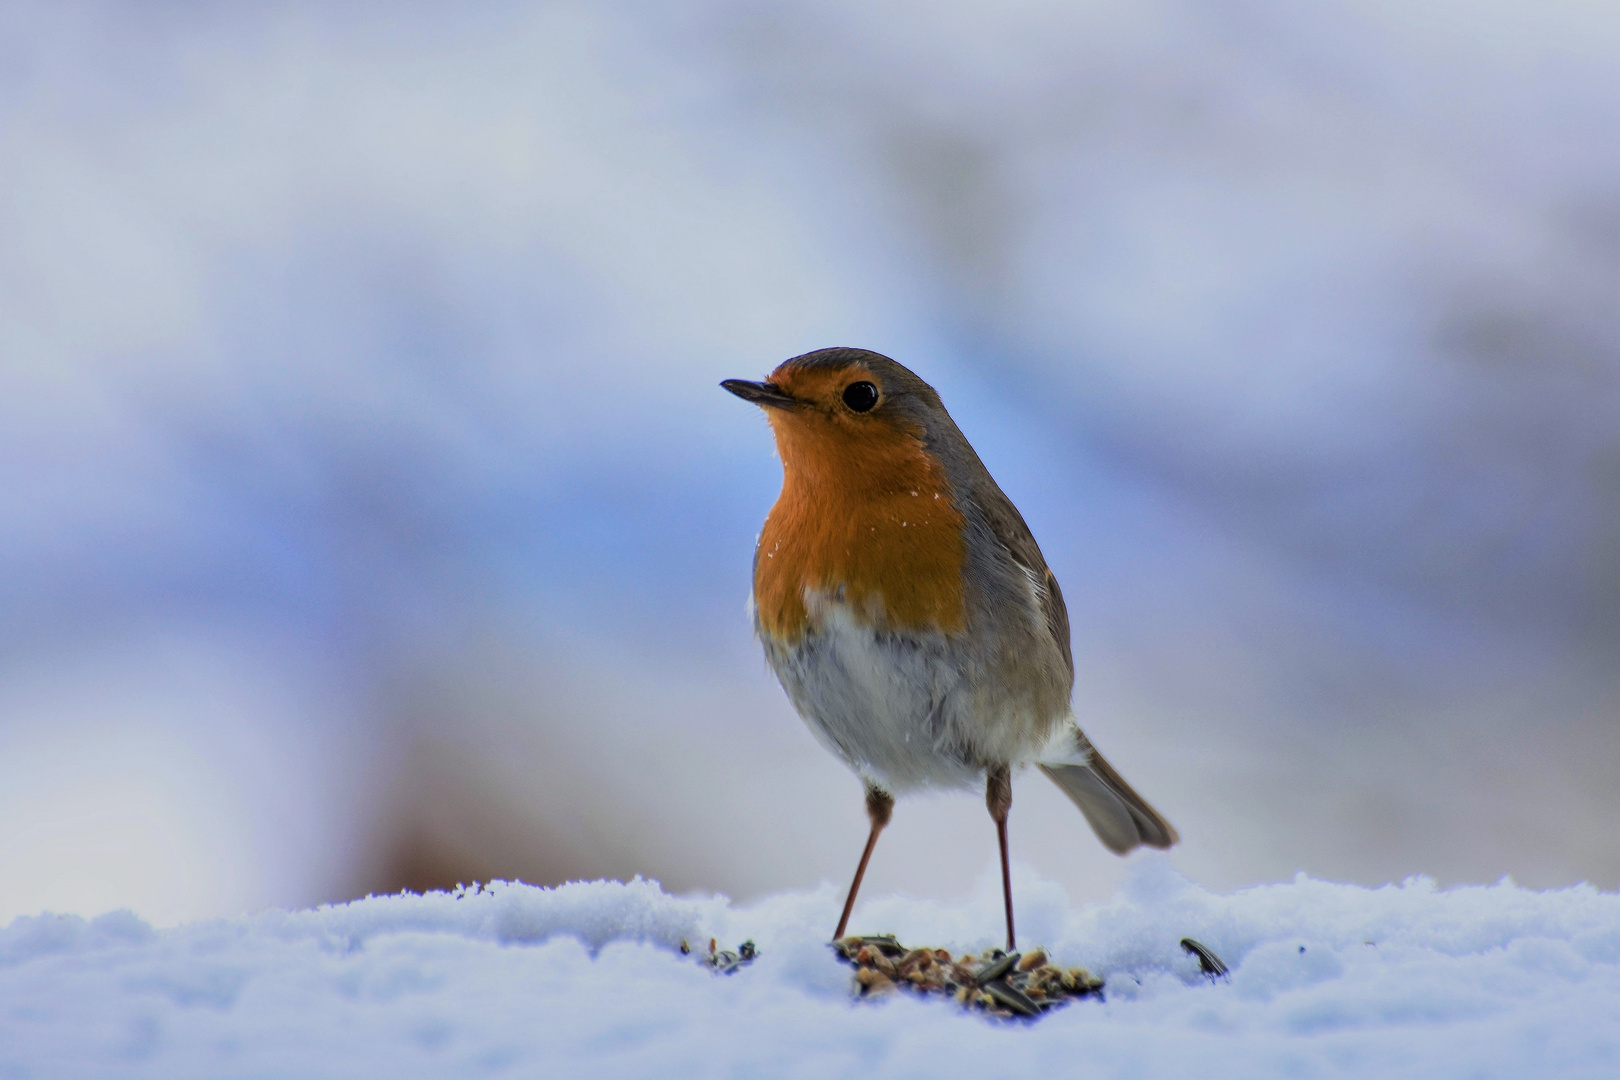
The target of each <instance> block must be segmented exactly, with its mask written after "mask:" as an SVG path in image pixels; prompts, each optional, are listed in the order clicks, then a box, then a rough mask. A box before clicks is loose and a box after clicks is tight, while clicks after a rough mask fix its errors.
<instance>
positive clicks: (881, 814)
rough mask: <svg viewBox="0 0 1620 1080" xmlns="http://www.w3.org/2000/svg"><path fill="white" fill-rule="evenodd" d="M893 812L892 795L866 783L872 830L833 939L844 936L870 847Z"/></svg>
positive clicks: (867, 812) (868, 859)
mask: <svg viewBox="0 0 1620 1080" xmlns="http://www.w3.org/2000/svg"><path fill="white" fill-rule="evenodd" d="M893 813H894V796H893V795H890V794H889V793H888V792H887V791H884V790H883V789H882V788H880V787H875V786H873V785H871V784H867V785H866V816H867V817H869V818H871V819H872V832H871V834H870V835H869V836H867V838H866V850H865V851H863V852H861V864H860V865H859V866H857V867H856V868H855V880H854V881H852V882H850V883H849V899H847V900H845V901H844V913H843V914H842V915H840V916H839V917H838V929H837V930H835V931H834V932H833V940H834V941H838V940H839V939H840V938H842V937H843V936H844V930H845V928H846V927H848V926H849V913H850V912H852V911H854V910H855V894H856V893H858V892H860V891H861V878H863V877H865V876H866V864H867V863H868V862H870V861H871V859H872V849H873V848H875V847H877V838H878V833H880V832H882V831H883V826H885V825H887V824H888V823H889V817H890V815H892V814H893Z"/></svg>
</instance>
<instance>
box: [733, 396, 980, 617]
mask: <svg viewBox="0 0 1620 1080" xmlns="http://www.w3.org/2000/svg"><path fill="white" fill-rule="evenodd" d="M768 415H769V416H770V419H771V426H772V427H773V428H774V429H775V432H776V441H777V448H778V450H779V451H780V453H781V456H782V494H781V496H780V497H779V498H778V499H777V501H776V505H775V506H774V507H772V508H771V513H770V516H769V517H767V518H766V519H765V528H764V531H763V532H762V533H761V534H760V540H759V553H758V558H757V561H756V564H755V567H754V603H755V605H756V608H757V612H758V618H759V622H760V626H761V628H762V629H763V630H764V631H765V632H766V633H768V634H770V635H771V636H772V637H774V638H777V639H779V640H787V641H792V640H797V639H799V638H800V637H802V636H803V635H804V633H805V631H806V629H807V628H809V626H810V625H811V622H812V620H813V617H814V612H813V611H812V610H811V609H810V607H809V606H807V604H806V595H807V593H813V594H821V595H823V596H830V597H841V598H842V599H843V600H844V601H845V602H846V603H847V604H849V605H850V607H851V608H852V609H853V611H854V612H855V614H856V617H857V618H859V619H861V621H863V622H865V623H866V624H867V625H870V626H873V627H875V628H878V629H889V630H918V631H927V630H941V631H944V632H946V633H956V632H959V631H961V630H962V629H963V628H964V627H965V626H966V622H967V619H966V610H965V605H964V600H963V595H962V568H963V563H964V560H965V556H966V549H965V545H964V542H963V537H962V526H963V520H962V515H961V513H960V512H959V511H958V510H957V509H956V506H955V504H954V503H953V502H952V501H951V496H950V491H949V489H948V488H947V486H946V483H945V475H944V470H943V469H942V468H941V467H940V465H939V463H938V462H936V461H935V460H934V459H933V458H931V457H930V456H929V455H928V454H927V453H926V452H925V451H924V449H923V445H922V441H921V439H919V438H918V437H917V436H916V435H915V434H914V433H912V432H910V431H907V430H904V429H902V428H899V427H897V426H895V425H892V424H889V423H878V422H853V421H850V420H849V419H847V418H841V417H835V416H829V415H827V414H825V413H820V412H816V411H795V412H782V411H777V410H772V411H770V412H769V413H768ZM873 419H874V420H875V418H873Z"/></svg>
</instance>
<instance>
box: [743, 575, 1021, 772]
mask: <svg viewBox="0 0 1620 1080" xmlns="http://www.w3.org/2000/svg"><path fill="white" fill-rule="evenodd" d="M812 623H813V626H814V629H813V630H812V631H811V632H809V633H808V634H806V636H805V637H804V639H803V640H802V641H800V642H797V643H794V644H791V645H786V644H782V643H779V642H775V641H773V640H771V639H770V638H769V637H768V636H765V635H762V640H763V641H764V643H765V655H766V658H767V659H768V660H769V662H770V664H771V667H772V668H773V669H774V670H775V671H776V675H777V678H778V679H780V680H781V683H782V687H783V689H784V690H786V691H787V694H788V698H789V699H790V700H791V701H792V702H793V705H794V707H795V708H796V709H798V711H799V715H801V716H803V717H804V720H805V723H807V724H808V725H809V726H810V730H811V731H812V732H814V733H815V735H816V737H817V738H818V739H820V740H821V742H822V744H823V745H825V746H826V747H827V748H828V749H829V750H831V751H832V752H833V753H835V754H837V755H838V756H839V757H841V758H843V759H844V761H845V762H846V763H847V764H848V765H849V766H850V767H851V768H852V769H854V770H855V771H856V772H857V773H859V774H860V775H861V776H862V777H863V778H865V779H868V780H871V781H873V782H874V783H876V784H878V785H879V786H881V787H883V788H885V789H887V790H889V791H891V792H895V793H896V794H898V793H901V792H904V791H908V790H915V789H918V788H930V787H965V786H969V785H972V784H974V783H975V782H976V781H977V780H978V778H980V777H981V776H982V775H983V772H984V768H985V766H986V765H987V764H994V763H1008V762H1014V763H1016V762H1019V761H1022V760H1027V759H1029V758H1032V757H1033V756H1034V754H1035V753H1036V752H1037V750H1038V747H1039V744H1040V743H1042V742H1044V741H1045V738H1046V734H1047V732H1048V731H1049V729H1050V726H1051V721H1052V719H1053V718H1044V719H1043V718H1035V717H1028V716H1019V715H1012V714H1011V711H1010V710H1011V709H1012V708H1014V706H1013V702H1012V700H1010V698H1009V696H1007V695H997V694H994V693H986V692H985V691H986V690H987V689H988V688H986V687H984V686H973V685H970V684H969V682H968V680H967V679H966V678H965V677H964V674H963V669H964V665H963V664H962V657H961V656H960V655H959V648H958V647H957V646H956V645H954V644H953V643H952V642H951V641H949V640H948V639H947V638H946V636H945V635H944V634H941V633H931V634H910V633H880V632H876V631H873V630H871V629H870V628H868V627H866V626H863V625H861V624H860V623H858V622H857V621H856V620H855V619H854V617H853V616H852V614H851V612H850V611H849V609H848V608H847V607H846V606H845V605H843V604H841V603H837V602H831V601H823V602H821V603H818V604H816V605H815V606H814V610H813V614H812ZM998 699H999V700H998ZM1004 714H1005V715H1004ZM1037 730H1038V733H1039V734H1038V736H1037V734H1036V732H1037ZM1025 743H1028V744H1029V745H1027V746H1026V745H1023V744H1025Z"/></svg>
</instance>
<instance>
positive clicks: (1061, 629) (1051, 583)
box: [978, 475, 1074, 682]
mask: <svg viewBox="0 0 1620 1080" xmlns="http://www.w3.org/2000/svg"><path fill="white" fill-rule="evenodd" d="M986 479H989V477H988V475H987V476H986ZM986 488H987V490H981V492H980V493H979V500H978V502H979V505H980V506H981V507H982V508H983V510H984V515H985V518H986V519H987V520H988V521H989V524H990V531H991V532H993V533H995V536H996V539H997V540H999V541H1000V542H1001V546H1002V547H1004V548H1006V549H1007V553H1008V554H1010V555H1011V556H1012V557H1013V560H1014V561H1015V562H1017V563H1018V565H1020V566H1022V567H1023V568H1024V569H1025V570H1027V571H1028V572H1029V574H1030V576H1031V577H1032V578H1033V579H1034V580H1036V581H1038V582H1040V583H1041V609H1042V611H1043V612H1044V613H1045V615H1046V628H1047V630H1048V631H1050V632H1051V634H1052V640H1054V641H1056V642H1057V646H1058V649H1059V650H1060V651H1061V652H1062V653H1063V662H1064V664H1066V665H1067V666H1068V669H1069V680H1070V681H1071V682H1073V681H1074V647H1073V645H1071V644H1070V642H1069V609H1068V607H1067V605H1065V604H1064V603H1063V590H1062V589H1060V588H1058V582H1057V575H1055V574H1053V573H1052V568H1051V567H1049V566H1047V565H1046V558H1045V557H1044V556H1043V555H1041V548H1040V545H1039V544H1037V543H1036V542H1035V536H1034V534H1033V533H1031V532H1030V531H1029V526H1028V525H1026V524H1025V523H1024V515H1022V514H1020V513H1019V512H1018V507H1016V506H1014V505H1013V503H1012V500H1011V499H1009V498H1007V496H1006V495H1005V494H1003V493H1002V491H1001V489H1000V488H999V487H997V486H996V484H995V481H993V480H992V481H990V483H989V484H988V485H986Z"/></svg>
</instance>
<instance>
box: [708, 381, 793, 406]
mask: <svg viewBox="0 0 1620 1080" xmlns="http://www.w3.org/2000/svg"><path fill="white" fill-rule="evenodd" d="M720 385H721V386H723V387H725V388H726V389H727V390H730V391H731V392H732V393H733V394H736V395H737V396H738V397H740V398H742V399H743V400H744V401H752V402H753V403H754V404H755V405H769V406H770V407H772V408H774V409H792V408H795V407H796V406H798V405H801V404H803V402H801V401H800V400H799V399H798V398H796V397H792V396H790V395H788V394H784V393H783V392H782V388H781V387H780V386H777V385H776V384H775V383H768V382H749V381H748V380H747V379H727V380H725V381H724V382H722V383H721V384H720Z"/></svg>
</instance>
